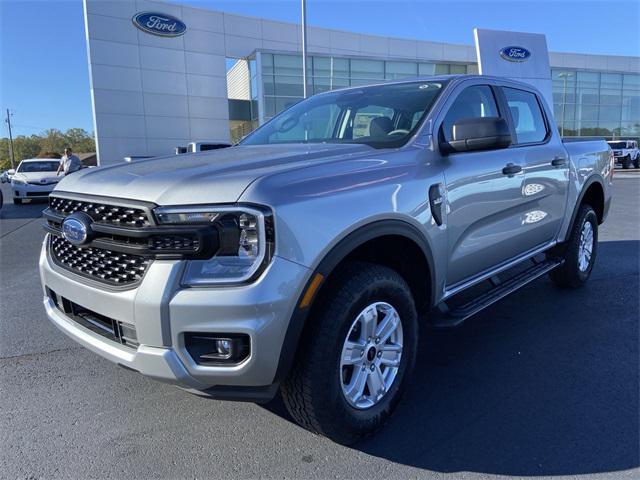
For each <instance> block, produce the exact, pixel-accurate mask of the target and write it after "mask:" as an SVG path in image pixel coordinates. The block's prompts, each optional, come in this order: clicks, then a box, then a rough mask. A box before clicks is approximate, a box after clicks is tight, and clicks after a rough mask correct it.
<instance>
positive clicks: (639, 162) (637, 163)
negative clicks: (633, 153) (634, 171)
mask: <svg viewBox="0 0 640 480" xmlns="http://www.w3.org/2000/svg"><path fill="white" fill-rule="evenodd" d="M633 166H634V167H636V168H640V155H638V156H637V157H636V159H635V160H634V161H633Z"/></svg>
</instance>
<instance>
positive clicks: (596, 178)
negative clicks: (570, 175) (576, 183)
mask: <svg viewBox="0 0 640 480" xmlns="http://www.w3.org/2000/svg"><path fill="white" fill-rule="evenodd" d="M594 183H597V184H599V185H600V188H602V193H603V196H604V192H605V189H604V185H603V181H602V178H601V177H600V176H599V175H591V176H590V177H589V178H588V179H587V180H586V181H585V182H584V185H583V186H582V190H581V191H580V195H578V198H577V200H576V203H575V205H574V206H573V212H572V213H571V222H569V226H568V227H567V228H568V230H567V232H569V231H571V227H573V223H574V222H575V221H576V216H577V215H578V210H580V205H582V201H583V200H584V196H585V194H586V193H587V190H589V187H591V185H593V184H594ZM604 201H605V205H603V206H602V209H603V216H602V217H603V219H604V217H605V216H606V212H607V205H606V202H607V199H606V198H605V199H604Z"/></svg>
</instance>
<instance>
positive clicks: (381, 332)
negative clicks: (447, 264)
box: [282, 262, 418, 445]
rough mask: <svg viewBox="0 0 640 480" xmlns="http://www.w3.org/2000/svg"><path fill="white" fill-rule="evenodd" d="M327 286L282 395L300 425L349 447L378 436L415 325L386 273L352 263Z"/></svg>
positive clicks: (413, 343) (409, 357) (404, 377)
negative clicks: (376, 433)
mask: <svg viewBox="0 0 640 480" xmlns="http://www.w3.org/2000/svg"><path fill="white" fill-rule="evenodd" d="M329 281H330V282H331V283H330V284H328V285H327V287H326V289H327V290H326V292H323V294H322V296H321V298H319V299H318V301H317V302H316V306H315V307H314V311H313V312H312V315H311V318H310V319H309V322H311V324H310V325H309V328H307V329H306V331H305V336H304V339H303V341H302V342H301V344H300V346H299V349H298V355H297V358H296V363H295V365H294V367H293V369H292V372H291V374H290V375H289V378H288V379H287V380H286V381H285V383H284V384H283V387H282V396H283V399H284V402H285V405H286V406H287V409H288V410H289V412H290V413H291V415H292V416H293V418H294V419H295V420H296V421H297V422H298V423H299V424H300V425H302V426H303V427H305V428H306V429H308V430H310V431H312V432H314V433H319V434H321V435H324V436H326V437H329V438H331V439H332V440H334V441H336V442H339V443H342V444H345V445H349V444H352V443H354V442H356V441H357V440H359V439H360V438H362V437H363V436H365V435H368V434H371V433H373V432H375V431H376V430H377V429H379V428H380V427H381V426H382V425H383V424H384V422H385V421H386V420H387V418H388V417H389V416H390V415H391V413H392V412H393V410H394V409H395V407H396V405H397V404H398V401H399V400H400V397H401V395H402V393H403V391H404V390H405V387H406V385H407V383H408V380H409V377H410V375H411V372H412V370H413V366H414V363H415V356H416V349H417V339H418V320H417V313H416V307H415V304H414V301H413V297H412V296H411V290H410V289H409V286H408V285H407V283H406V282H405V281H404V279H403V278H402V277H401V276H400V275H399V274H398V273H396V272H395V271H394V270H391V269H389V268H386V267H383V266H379V265H373V264H368V263H360V262H354V263H350V264H348V265H346V266H344V267H343V268H341V269H340V270H339V271H338V272H336V273H335V274H333V275H332V276H331V277H330V279H329Z"/></svg>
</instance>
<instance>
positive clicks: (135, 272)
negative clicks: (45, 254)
mask: <svg viewBox="0 0 640 480" xmlns="http://www.w3.org/2000/svg"><path fill="white" fill-rule="evenodd" d="M50 253H51V257H52V258H53V260H54V262H55V263H56V264H57V265H58V266H60V267H62V268H64V269H66V270H69V271H71V272H73V273H76V274H78V275H82V276H85V277H89V278H93V279H95V280H97V281H100V282H102V283H106V284H109V285H113V286H117V285H122V286H131V285H134V284H136V283H138V282H140V280H142V277H143V276H144V274H145V273H146V271H147V268H148V267H149V265H150V264H151V259H149V258H145V257H142V256H139V255H131V254H126V253H120V252H112V251H110V250H105V249H101V248H93V247H87V248H80V247H76V246H74V245H72V244H71V243H70V242H68V241H67V240H65V239H64V238H62V237H57V236H54V235H51V236H50Z"/></svg>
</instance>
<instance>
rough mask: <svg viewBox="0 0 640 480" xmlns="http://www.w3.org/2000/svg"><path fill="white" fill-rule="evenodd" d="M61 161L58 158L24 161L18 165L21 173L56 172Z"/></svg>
mask: <svg viewBox="0 0 640 480" xmlns="http://www.w3.org/2000/svg"><path fill="white" fill-rule="evenodd" d="M59 165H60V162H59V161H58V160H46V161H42V162H22V163H21V164H20V166H19V167H18V172H20V173H34V172H55V171H56V170H57V169H58V166H59Z"/></svg>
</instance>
